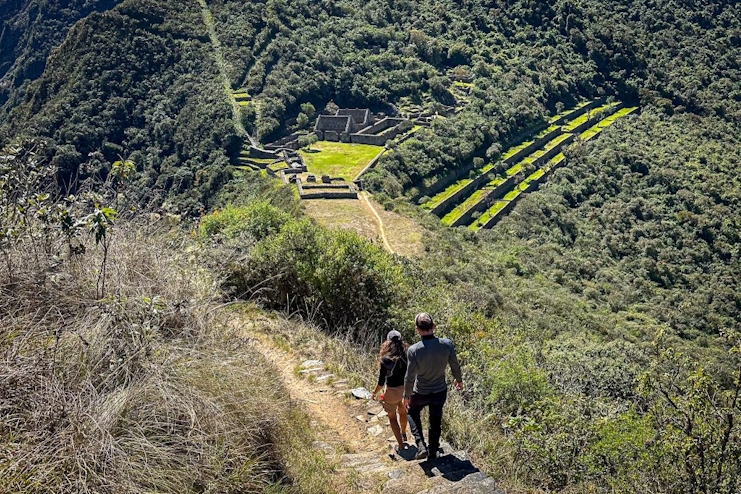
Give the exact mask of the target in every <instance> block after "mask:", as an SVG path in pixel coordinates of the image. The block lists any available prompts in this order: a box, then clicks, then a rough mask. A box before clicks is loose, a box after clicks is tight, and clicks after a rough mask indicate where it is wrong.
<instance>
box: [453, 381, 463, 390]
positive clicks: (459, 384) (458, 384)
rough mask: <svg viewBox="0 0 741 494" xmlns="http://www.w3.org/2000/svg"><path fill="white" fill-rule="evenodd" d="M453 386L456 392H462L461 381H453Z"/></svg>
mask: <svg viewBox="0 0 741 494" xmlns="http://www.w3.org/2000/svg"><path fill="white" fill-rule="evenodd" d="M453 386H455V389H457V390H458V391H463V381H453Z"/></svg>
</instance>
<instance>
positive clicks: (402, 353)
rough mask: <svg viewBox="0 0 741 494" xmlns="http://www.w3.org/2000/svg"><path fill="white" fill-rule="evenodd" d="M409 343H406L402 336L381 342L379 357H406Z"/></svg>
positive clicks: (393, 358) (394, 358)
mask: <svg viewBox="0 0 741 494" xmlns="http://www.w3.org/2000/svg"><path fill="white" fill-rule="evenodd" d="M408 348H409V345H407V344H406V343H404V342H403V341H402V339H401V338H394V339H393V340H386V341H384V342H383V343H382V344H381V351H380V352H379V358H383V357H387V358H390V359H391V360H397V359H399V358H401V357H404V358H406V356H407V349H408Z"/></svg>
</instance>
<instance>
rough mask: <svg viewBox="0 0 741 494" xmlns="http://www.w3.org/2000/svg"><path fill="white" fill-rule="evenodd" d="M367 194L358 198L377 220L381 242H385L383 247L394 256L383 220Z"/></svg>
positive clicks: (359, 195)
mask: <svg viewBox="0 0 741 494" xmlns="http://www.w3.org/2000/svg"><path fill="white" fill-rule="evenodd" d="M365 194H366V193H365V192H360V193H359V194H358V198H359V199H360V201H361V202H362V203H363V206H364V207H365V208H367V209H368V210H369V211H370V212H371V214H372V215H373V217H374V218H375V219H376V224H377V225H378V232H379V233H380V234H381V240H382V241H383V246H384V247H385V248H386V250H387V251H389V252H390V253H392V254H394V249H392V248H391V244H389V241H388V238H386V227H385V226H384V224H383V220H382V219H381V216H380V215H379V214H378V211H376V208H374V207H373V204H371V202H370V201H369V200H368V198H367V197H366V196H365Z"/></svg>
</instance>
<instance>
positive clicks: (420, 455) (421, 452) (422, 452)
mask: <svg viewBox="0 0 741 494" xmlns="http://www.w3.org/2000/svg"><path fill="white" fill-rule="evenodd" d="M427 455H428V453H427V448H425V447H424V446H420V447H419V449H418V450H417V454H416V455H415V457H414V459H415V460H424V459H425V458H427Z"/></svg>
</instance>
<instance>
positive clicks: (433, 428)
mask: <svg viewBox="0 0 741 494" xmlns="http://www.w3.org/2000/svg"><path fill="white" fill-rule="evenodd" d="M414 326H415V328H416V330H417V334H419V336H420V337H421V340H420V341H419V342H417V343H415V344H414V345H412V346H408V345H407V344H406V343H404V341H403V340H402V337H401V333H399V332H398V331H390V332H389V334H388V336H387V337H386V341H384V342H383V344H382V345H381V350H380V359H381V365H380V369H379V372H378V384H377V385H376V389H375V390H374V391H373V399H376V396H377V395H378V393H379V391H381V389H383V386H384V385H386V391H385V393H384V394H383V395H381V397H380V399H381V401H382V403H383V408H384V410H386V412H387V413H388V417H389V425H390V426H391V430H392V431H393V432H394V437H395V438H396V442H397V444H396V445H395V446H394V451H395V452H397V453H398V452H399V451H401V450H402V449H404V448H405V443H406V442H407V437H406V425H407V417H408V420H409V427H410V429H411V430H412V436H413V437H414V442H415V443H416V445H417V454H416V457H415V458H416V459H418V460H421V459H424V458H430V459H435V458H436V457H437V454H438V449H439V448H440V433H441V423H442V418H443V405H445V400H446V399H447V396H448V386H447V383H446V382H445V368H446V367H447V366H448V365H450V370H451V371H452V373H453V377H454V378H455V380H454V381H453V385H454V386H455V387H456V389H458V390H462V389H463V377H462V375H461V366H460V365H459V364H458V359H457V358H456V355H455V348H454V347H453V343H452V342H451V341H450V340H449V339H447V338H437V337H436V336H435V335H434V332H435V323H434V322H433V321H432V317H431V316H430V315H429V314H427V313H425V312H422V313H420V314H417V316H416V317H415V318H414ZM425 407H429V422H430V424H429V429H428V431H427V437H428V439H429V443H425V439H424V436H423V435H422V422H421V421H420V413H421V412H422V409H423V408H425ZM397 414H398V418H397ZM428 444H429V449H428Z"/></svg>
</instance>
